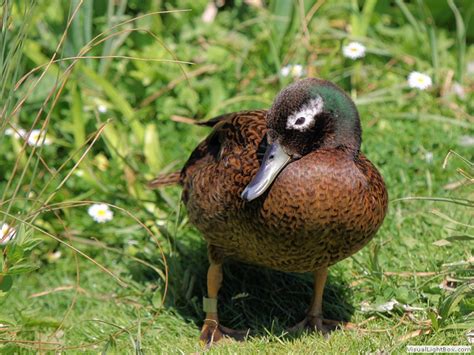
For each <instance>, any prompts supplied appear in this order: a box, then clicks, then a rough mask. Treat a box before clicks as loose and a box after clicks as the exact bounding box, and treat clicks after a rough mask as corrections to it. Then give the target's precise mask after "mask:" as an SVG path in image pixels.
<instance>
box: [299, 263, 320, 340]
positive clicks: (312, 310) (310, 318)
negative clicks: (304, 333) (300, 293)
mask: <svg viewBox="0 0 474 355" xmlns="http://www.w3.org/2000/svg"><path fill="white" fill-rule="evenodd" d="M327 277H328V268H327V266H325V267H322V268H320V269H318V270H316V271H315V272H314V288H313V297H312V300H311V304H310V306H309V310H308V313H307V314H306V317H305V319H303V320H302V321H301V322H299V323H298V324H296V325H295V326H294V327H292V328H290V331H299V330H302V329H304V328H310V329H313V330H316V331H320V332H322V333H323V334H326V333H328V331H329V329H328V328H326V327H325V326H324V325H323V293H324V286H325V285H326V280H327Z"/></svg>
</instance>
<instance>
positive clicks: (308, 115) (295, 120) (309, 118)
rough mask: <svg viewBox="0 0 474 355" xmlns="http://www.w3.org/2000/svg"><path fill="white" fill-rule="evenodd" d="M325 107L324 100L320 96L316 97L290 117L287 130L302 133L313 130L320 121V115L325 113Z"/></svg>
mask: <svg viewBox="0 0 474 355" xmlns="http://www.w3.org/2000/svg"><path fill="white" fill-rule="evenodd" d="M323 106H324V102H323V98H322V97H321V96H319V95H318V96H316V97H315V98H313V99H311V100H310V101H309V102H307V103H306V104H305V105H302V106H301V107H300V108H299V110H297V111H295V112H293V114H291V115H290V116H288V118H287V121H286V128H287V129H294V130H297V131H301V132H304V131H307V130H309V129H311V128H312V127H313V126H314V123H315V122H316V120H317V119H318V115H319V114H320V113H321V112H323Z"/></svg>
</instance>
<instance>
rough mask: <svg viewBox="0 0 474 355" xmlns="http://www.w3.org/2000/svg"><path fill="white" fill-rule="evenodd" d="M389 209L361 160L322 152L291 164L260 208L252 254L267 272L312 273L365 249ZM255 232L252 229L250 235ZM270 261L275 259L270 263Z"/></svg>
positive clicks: (380, 186) (378, 181)
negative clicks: (310, 271) (264, 265)
mask: <svg viewBox="0 0 474 355" xmlns="http://www.w3.org/2000/svg"><path fill="white" fill-rule="evenodd" d="M386 208H387V193H386V190H385V185H384V182H383V179H382V177H381V176H380V174H379V173H378V171H377V170H376V169H375V167H374V166H373V165H372V164H371V163H370V162H369V161H368V160H367V159H366V158H365V157H364V156H363V155H362V154H360V155H359V156H358V157H357V158H356V159H355V160H354V158H353V157H351V156H350V155H348V153H347V152H345V151H342V150H319V151H317V152H314V153H311V154H309V155H307V156H305V157H303V158H301V159H300V160H297V161H295V162H293V163H291V164H289V165H288V166H287V167H286V168H285V169H284V170H283V171H282V172H281V173H280V175H279V176H278V178H277V179H276V180H275V182H274V184H273V185H272V187H271V189H270V190H269V192H268V194H267V195H266V197H265V198H264V199H263V201H262V202H261V205H260V207H259V208H258V209H257V210H254V213H256V216H255V219H254V221H258V222H253V224H252V225H253V226H255V228H254V230H255V232H256V233H255V235H254V237H253V238H249V242H250V241H251V243H250V244H255V245H252V246H250V245H248V246H247V247H248V248H251V249H253V250H254V251H255V255H254V256H252V257H254V258H258V256H259V255H263V254H264V252H265V251H266V254H267V259H268V260H267V261H265V260H263V261H261V262H259V263H265V262H266V263H267V266H270V267H273V268H278V269H282V270H285V269H286V270H289V271H304V270H306V271H309V270H311V269H314V268H315V267H318V265H321V264H325V263H326V264H333V263H334V262H337V261H339V260H341V259H343V258H346V257H348V256H350V255H352V254H353V253H355V252H356V251H357V250H359V249H360V248H362V246H364V245H365V244H366V243H367V242H368V241H369V240H370V239H371V238H372V237H373V235H374V234H375V232H376V231H377V229H378V228H379V227H380V225H381V223H382V221H383V218H384V216H385V213H386ZM251 228H252V226H251V225H250V226H249V229H251ZM270 255H272V256H273V257H269V256H270Z"/></svg>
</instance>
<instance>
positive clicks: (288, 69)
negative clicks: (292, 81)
mask: <svg viewBox="0 0 474 355" xmlns="http://www.w3.org/2000/svg"><path fill="white" fill-rule="evenodd" d="M304 73H305V71H304V69H303V66H302V65H301V64H294V65H292V64H288V65H287V66H285V67H283V68H281V70H280V74H281V75H282V76H285V77H286V76H290V75H291V76H292V77H293V78H301V77H302V76H303V75H304Z"/></svg>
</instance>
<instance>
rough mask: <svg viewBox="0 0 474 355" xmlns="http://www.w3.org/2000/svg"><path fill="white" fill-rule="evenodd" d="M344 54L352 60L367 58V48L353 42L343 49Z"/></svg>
mask: <svg viewBox="0 0 474 355" xmlns="http://www.w3.org/2000/svg"><path fill="white" fill-rule="evenodd" d="M342 54H343V55H344V57H346V58H350V59H352V60H355V59H358V58H362V57H365V46H364V45H363V44H361V43H359V42H351V43H349V44H348V45H347V46H344V47H342Z"/></svg>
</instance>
